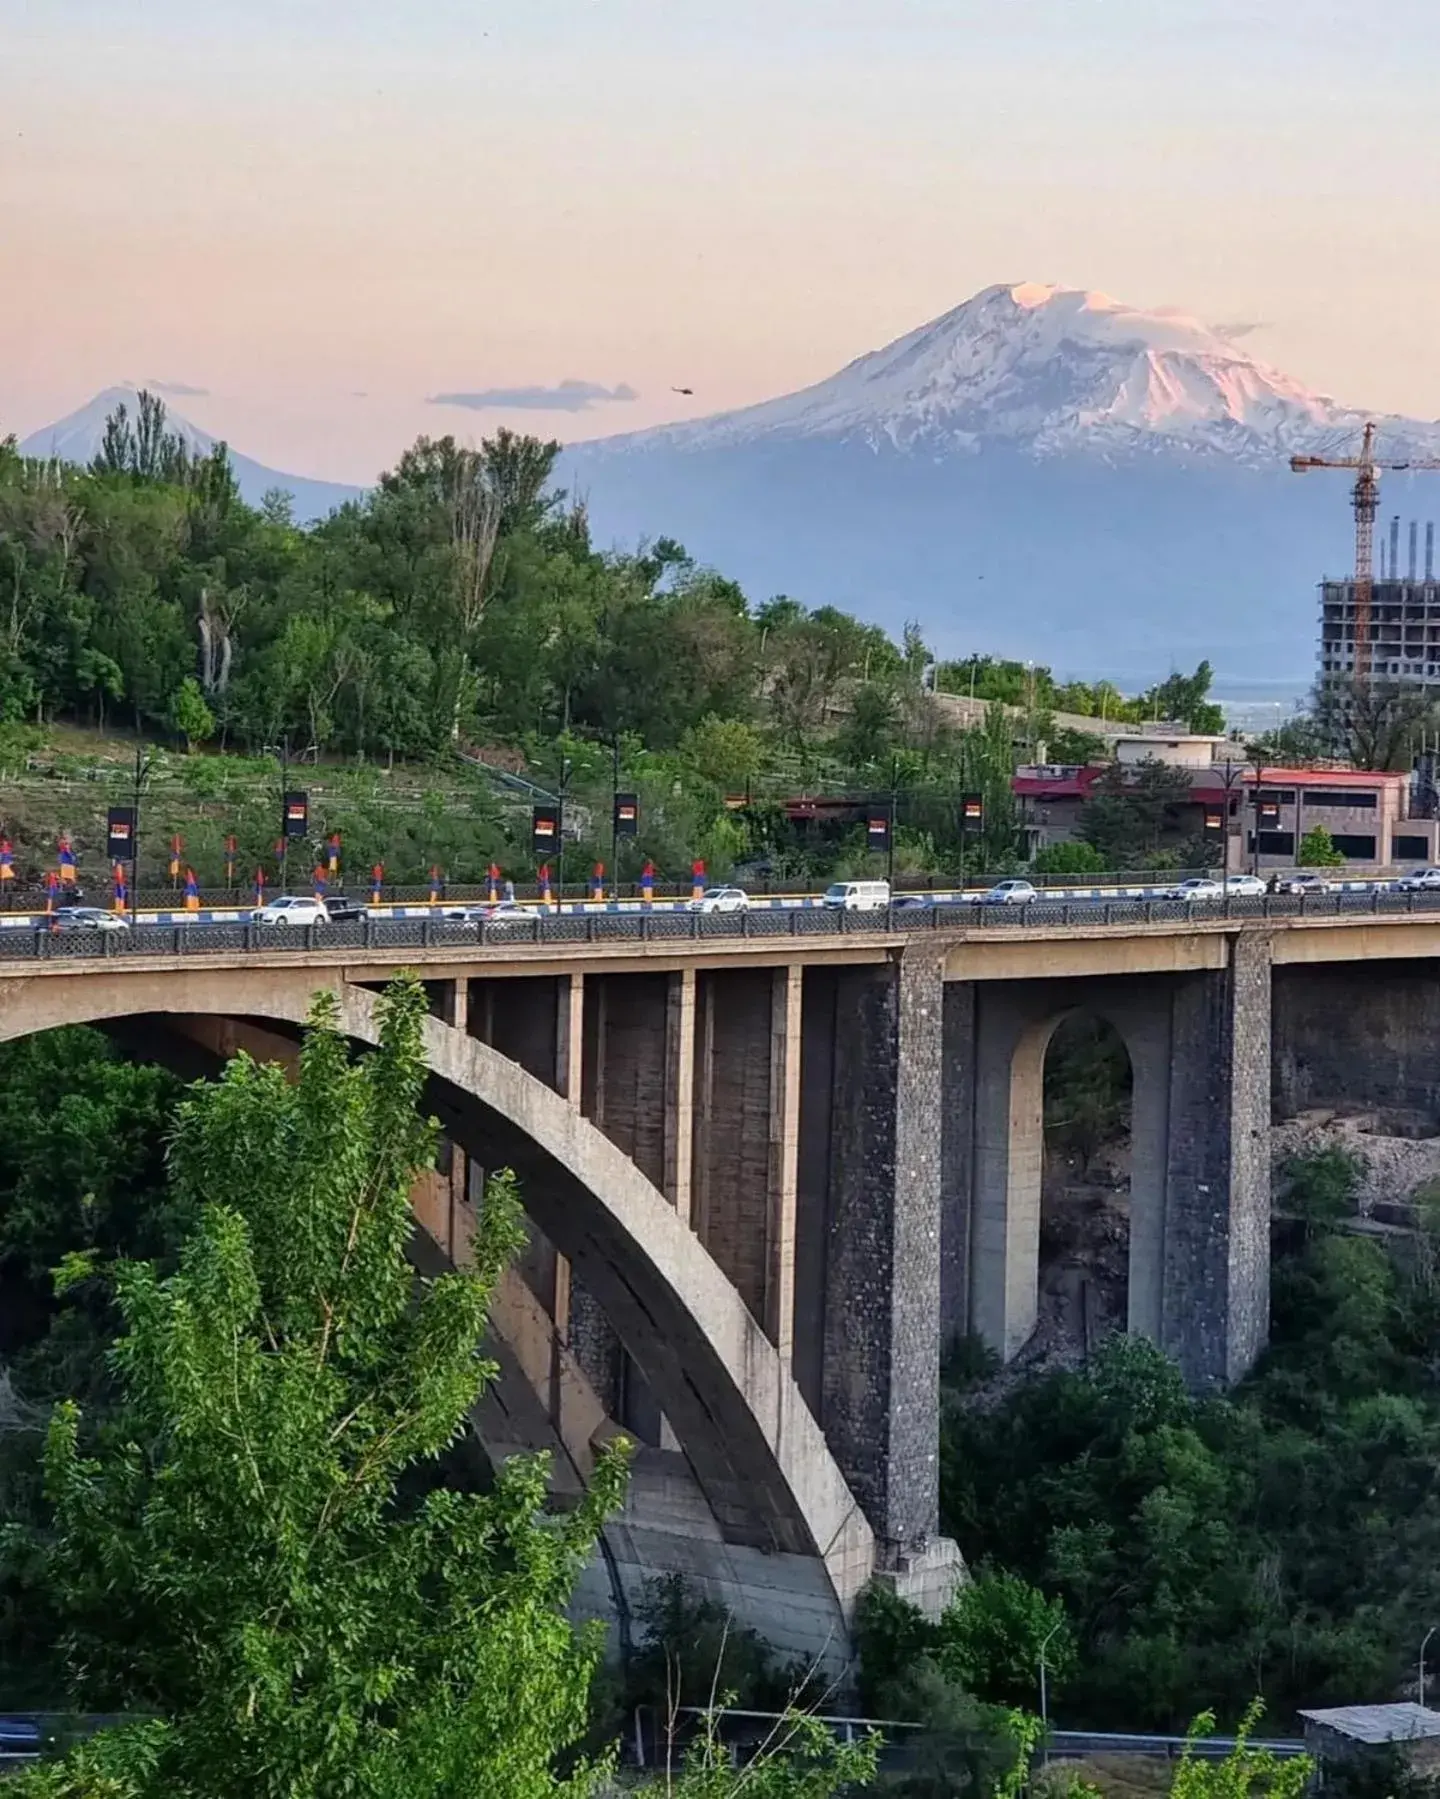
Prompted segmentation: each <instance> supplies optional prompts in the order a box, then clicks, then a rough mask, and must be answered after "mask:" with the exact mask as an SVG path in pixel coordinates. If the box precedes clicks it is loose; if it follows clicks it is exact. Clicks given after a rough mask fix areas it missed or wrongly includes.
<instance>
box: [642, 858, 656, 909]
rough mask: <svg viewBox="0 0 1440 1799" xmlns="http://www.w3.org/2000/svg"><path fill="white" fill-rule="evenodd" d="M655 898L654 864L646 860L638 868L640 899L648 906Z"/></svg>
mask: <svg viewBox="0 0 1440 1799" xmlns="http://www.w3.org/2000/svg"><path fill="white" fill-rule="evenodd" d="M654 898H655V864H654V863H653V862H647V863H646V864H645V866H644V867H643V868H642V869H641V870H640V901H641V904H642V905H646V906H648V905H649V904H650V903H651V902H652V901H653V900H654Z"/></svg>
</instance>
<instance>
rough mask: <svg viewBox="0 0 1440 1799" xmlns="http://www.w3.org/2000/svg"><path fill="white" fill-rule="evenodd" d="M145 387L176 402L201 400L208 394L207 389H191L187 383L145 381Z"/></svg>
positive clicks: (208, 390)
mask: <svg viewBox="0 0 1440 1799" xmlns="http://www.w3.org/2000/svg"><path fill="white" fill-rule="evenodd" d="M145 385H146V386H147V387H149V388H152V389H153V390H154V391H155V392H156V393H157V394H169V395H170V396H171V398H172V399H176V400H203V399H205V398H206V396H207V395H208V394H209V392H210V389H209V388H208V387H192V386H191V385H190V383H189V382H188V381H147V382H146V383H145Z"/></svg>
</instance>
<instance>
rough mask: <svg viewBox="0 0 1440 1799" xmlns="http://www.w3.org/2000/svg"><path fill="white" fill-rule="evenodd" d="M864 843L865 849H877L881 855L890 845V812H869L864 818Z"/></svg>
mask: <svg viewBox="0 0 1440 1799" xmlns="http://www.w3.org/2000/svg"><path fill="white" fill-rule="evenodd" d="M865 845H866V848H867V849H872V850H879V852H880V853H881V855H884V853H885V851H886V850H888V849H889V847H890V814H889V813H888V812H871V813H869V814H867V816H866V819H865Z"/></svg>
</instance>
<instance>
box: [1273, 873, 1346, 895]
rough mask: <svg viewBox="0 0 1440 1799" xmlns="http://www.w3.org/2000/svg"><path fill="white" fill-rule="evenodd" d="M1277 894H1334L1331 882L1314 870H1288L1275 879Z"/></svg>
mask: <svg viewBox="0 0 1440 1799" xmlns="http://www.w3.org/2000/svg"><path fill="white" fill-rule="evenodd" d="M1273 879H1274V882H1275V892H1276V893H1332V892H1333V891H1334V889H1333V887H1332V886H1331V884H1330V882H1329V881H1327V880H1326V879H1325V877H1324V875H1317V874H1316V873H1315V871H1314V869H1312V868H1286V869H1282V870H1281V871H1280V873H1279V874H1277V875H1275V876H1274V877H1273Z"/></svg>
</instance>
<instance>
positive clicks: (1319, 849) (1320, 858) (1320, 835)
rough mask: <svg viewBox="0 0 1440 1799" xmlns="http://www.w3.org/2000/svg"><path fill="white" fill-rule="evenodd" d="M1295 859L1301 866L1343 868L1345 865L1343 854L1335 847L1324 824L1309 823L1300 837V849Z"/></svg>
mask: <svg viewBox="0 0 1440 1799" xmlns="http://www.w3.org/2000/svg"><path fill="white" fill-rule="evenodd" d="M1295 860H1296V861H1297V863H1298V864H1299V866H1300V867H1301V868H1343V867H1344V865H1345V858H1344V856H1343V855H1341V853H1340V851H1339V850H1337V849H1336V847H1335V843H1334V840H1333V838H1332V837H1331V835H1330V833H1329V832H1328V831H1327V830H1326V829H1325V827H1324V825H1311V827H1310V829H1309V830H1308V831H1307V832H1306V833H1305V835H1304V836H1303V837H1302V838H1301V839H1300V851H1299V854H1298V855H1297V856H1296V858H1295Z"/></svg>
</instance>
